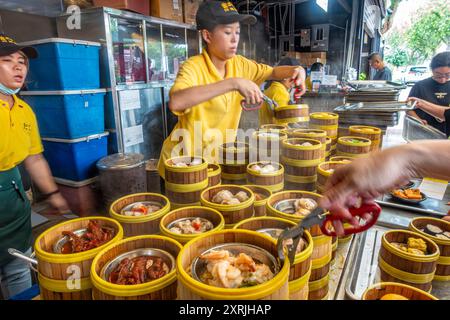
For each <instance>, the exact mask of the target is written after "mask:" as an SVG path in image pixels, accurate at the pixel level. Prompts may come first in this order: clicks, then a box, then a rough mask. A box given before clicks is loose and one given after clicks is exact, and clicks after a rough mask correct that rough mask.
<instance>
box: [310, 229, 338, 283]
mask: <svg viewBox="0 0 450 320" xmlns="http://www.w3.org/2000/svg"><path fill="white" fill-rule="evenodd" d="M332 241H333V240H332V238H331V237H327V236H325V235H322V236H315V237H313V243H314V250H313V253H312V256H311V257H312V264H311V277H310V278H309V282H312V281H317V280H319V279H322V278H323V277H325V276H326V275H327V274H328V273H329V272H330V266H331V260H332V257H333V251H332V250H333V249H332V247H333V245H332Z"/></svg>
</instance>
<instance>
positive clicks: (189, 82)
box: [170, 61, 199, 116]
mask: <svg viewBox="0 0 450 320" xmlns="http://www.w3.org/2000/svg"><path fill="white" fill-rule="evenodd" d="M198 78H199V77H198V76H197V72H196V68H195V65H194V64H193V63H190V62H189V61H187V62H185V63H183V65H182V66H181V68H180V70H179V71H178V74H177V78H176V79H175V82H174V84H173V86H172V88H171V89H170V94H173V93H175V92H177V91H180V90H184V89H187V88H192V87H195V86H198V85H199V84H198ZM190 110H191V109H190V108H188V109H186V110H184V111H172V112H173V113H174V114H175V115H177V116H181V115H184V114H187V113H189V112H190Z"/></svg>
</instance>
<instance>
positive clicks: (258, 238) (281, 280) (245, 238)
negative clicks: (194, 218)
mask: <svg viewBox="0 0 450 320" xmlns="http://www.w3.org/2000/svg"><path fill="white" fill-rule="evenodd" d="M228 243H243V244H249V245H253V246H256V247H259V248H262V249H264V250H266V251H268V252H269V253H270V254H272V255H273V256H274V257H275V259H277V257H278V254H277V245H276V241H275V240H274V239H272V238H270V237H268V236H264V235H262V234H260V233H258V232H255V231H249V230H222V231H218V232H214V233H212V234H209V235H202V236H200V237H197V238H195V239H194V240H192V241H189V242H188V243H187V244H186V245H185V246H184V248H183V249H182V250H181V252H180V254H179V255H178V258H177V269H178V299H180V300H287V299H289V284H288V280H289V268H290V265H289V261H285V263H284V264H283V265H282V266H280V270H279V272H278V273H277V274H276V275H275V276H274V277H273V278H272V279H270V280H269V281H266V282H264V283H262V284H259V285H255V286H252V287H246V288H234V289H232V288H219V287H215V286H210V285H207V284H205V283H202V282H200V281H198V280H196V279H194V278H193V277H192V276H191V274H190V267H191V265H192V262H193V261H194V259H195V258H197V257H198V256H200V255H201V254H202V253H203V252H205V251H206V250H208V249H210V248H211V247H215V246H217V245H222V244H228Z"/></svg>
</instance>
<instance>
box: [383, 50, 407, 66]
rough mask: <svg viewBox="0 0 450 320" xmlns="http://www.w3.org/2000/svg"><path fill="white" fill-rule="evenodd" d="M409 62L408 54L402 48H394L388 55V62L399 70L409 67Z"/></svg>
mask: <svg viewBox="0 0 450 320" xmlns="http://www.w3.org/2000/svg"><path fill="white" fill-rule="evenodd" d="M409 60H410V59H409V55H408V52H407V51H406V50H405V49H402V48H394V49H393V50H392V51H391V52H389V54H387V55H386V61H387V62H389V63H390V64H392V65H393V66H395V67H397V68H398V67H402V66H406V65H408V63H409Z"/></svg>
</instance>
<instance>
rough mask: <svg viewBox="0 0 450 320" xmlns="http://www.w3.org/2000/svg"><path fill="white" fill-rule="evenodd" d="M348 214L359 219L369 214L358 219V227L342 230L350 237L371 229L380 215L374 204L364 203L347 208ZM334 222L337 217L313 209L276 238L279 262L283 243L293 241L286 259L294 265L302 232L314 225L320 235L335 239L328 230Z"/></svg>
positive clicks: (319, 209)
mask: <svg viewBox="0 0 450 320" xmlns="http://www.w3.org/2000/svg"><path fill="white" fill-rule="evenodd" d="M349 212H350V213H351V215H352V216H353V217H360V218H362V217H363V216H365V215H366V214H369V217H370V218H368V219H367V220H363V219H360V225H359V226H358V227H355V226H350V227H346V228H344V235H345V236H347V235H351V234H355V233H360V232H364V231H366V230H367V229H369V228H370V227H372V226H373V225H374V224H375V223H376V222H377V220H378V217H379V216H380V213H381V207H380V206H379V205H378V204H376V203H374V202H373V203H366V204H363V205H361V207H359V208H355V207H352V208H349ZM335 220H340V218H338V217H334V216H333V215H332V214H330V212H328V211H325V210H324V209H322V208H320V207H317V208H316V209H314V210H313V211H312V212H311V213H310V214H309V215H307V216H306V217H305V218H304V219H303V220H301V221H300V222H299V223H298V225H297V226H295V227H293V228H289V229H285V230H284V231H283V232H282V233H281V234H280V236H279V237H278V241H277V250H278V257H279V258H280V260H281V262H282V263H283V262H284V260H285V255H284V247H283V242H284V241H285V240H287V239H292V240H293V242H294V243H293V245H292V246H289V247H288V248H287V253H288V258H289V261H290V262H291V264H292V263H294V258H295V253H296V251H297V246H298V243H299V242H300V239H301V238H302V236H303V232H304V230H305V229H309V228H311V227H312V226H314V225H320V229H321V230H322V233H323V234H325V235H327V236H329V237H336V236H337V235H336V232H335V231H331V230H330V229H329V228H330V226H331V223H332V222H333V221H335Z"/></svg>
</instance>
